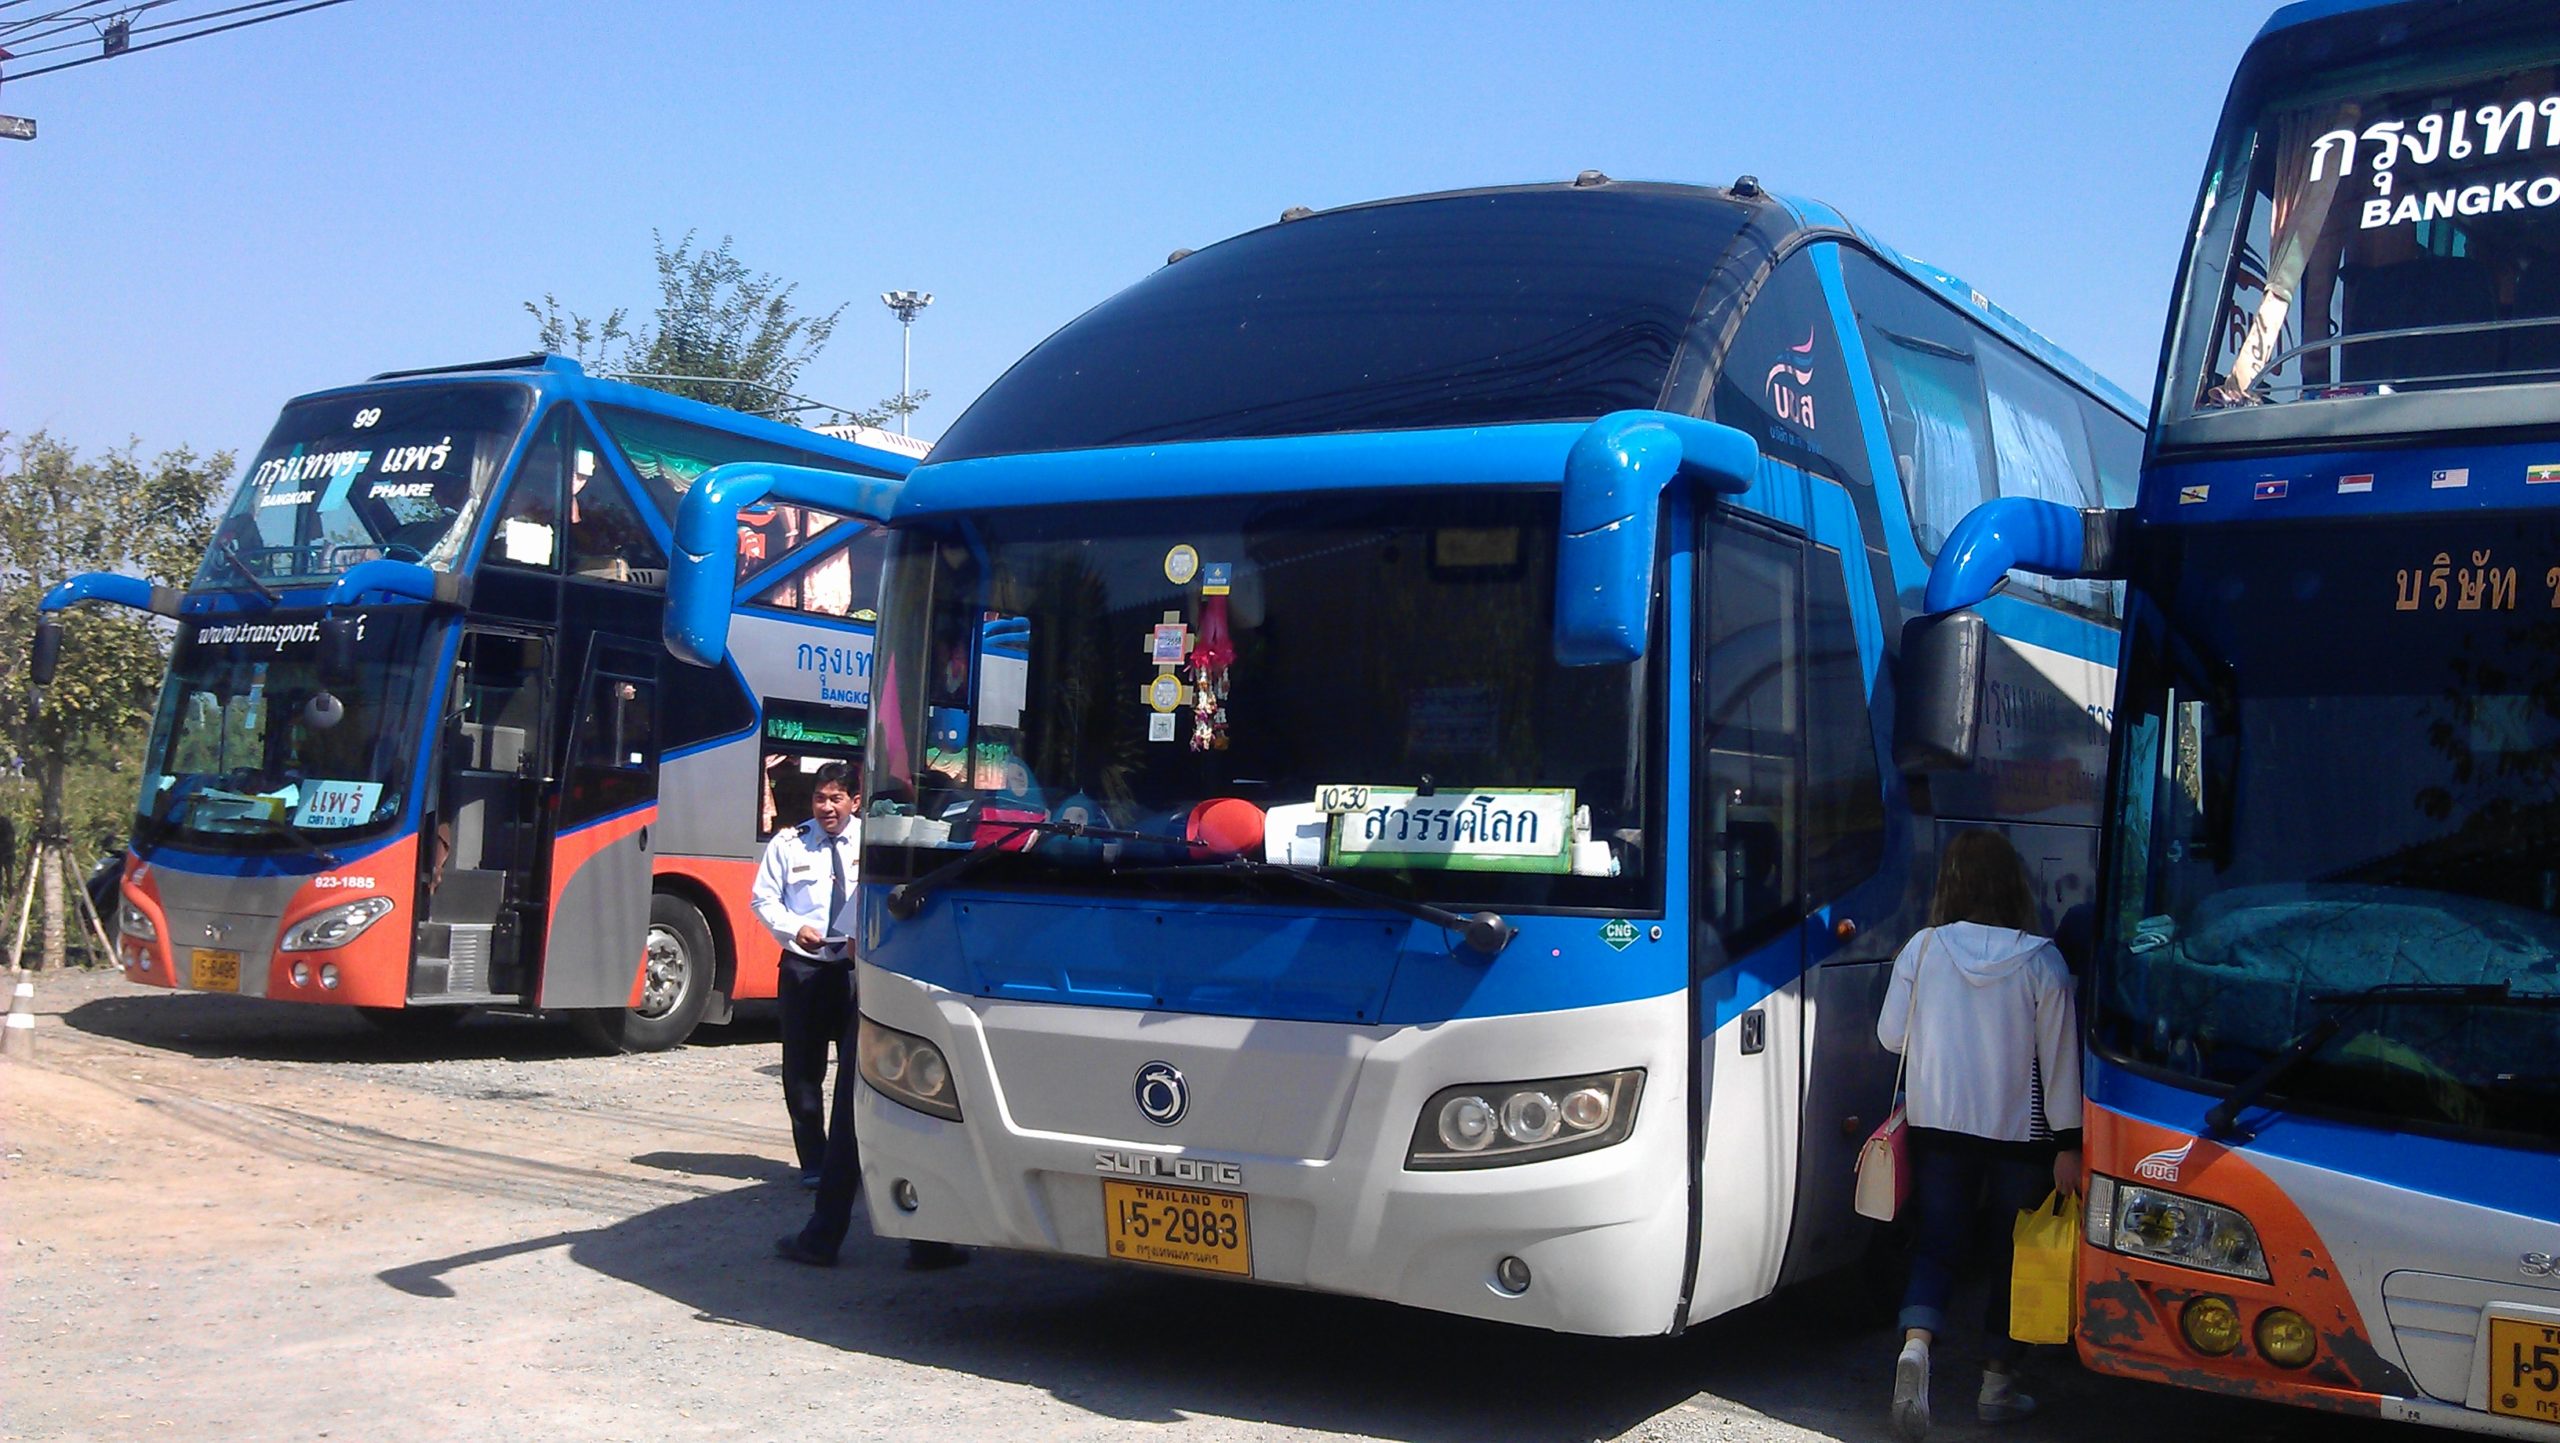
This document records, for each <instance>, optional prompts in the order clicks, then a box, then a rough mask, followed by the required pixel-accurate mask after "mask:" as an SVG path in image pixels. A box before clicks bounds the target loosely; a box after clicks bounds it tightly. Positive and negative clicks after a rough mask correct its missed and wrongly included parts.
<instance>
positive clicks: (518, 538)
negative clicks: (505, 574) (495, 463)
mask: <svg viewBox="0 0 2560 1443" xmlns="http://www.w3.org/2000/svg"><path fill="white" fill-rule="evenodd" d="M575 419H576V418H575V417H573V416H572V415H570V413H569V408H568V407H566V406H554V407H552V408H551V413H550V414H549V415H547V416H544V417H543V418H542V424H541V429H539V430H538V431H536V432H535V433H534V437H533V441H532V443H531V444H529V445H527V446H526V447H525V448H524V459H523V460H522V461H520V462H518V463H516V474H515V479H513V480H511V481H509V482H508V483H507V499H506V502H505V504H504V505H503V506H501V507H500V508H499V511H498V529H497V530H496V531H494V532H492V533H491V534H490V536H489V544H488V547H487V549H486V550H484V551H483V552H482V553H481V556H482V559H483V560H485V561H487V562H489V563H491V564H493V565H498V566H515V567H524V568H528V569H532V570H537V571H557V570H559V569H560V486H561V480H562V478H563V476H564V475H565V474H566V472H567V469H568V468H567V466H566V464H565V458H566V456H567V454H568V447H567V439H566V436H567V431H568V426H569V424H570V423H571V422H572V421H574V420H575Z"/></svg>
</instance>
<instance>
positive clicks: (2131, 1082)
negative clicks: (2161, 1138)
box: [2083, 1056, 2560, 1217]
mask: <svg viewBox="0 0 2560 1443" xmlns="http://www.w3.org/2000/svg"><path fill="white" fill-rule="evenodd" d="M2083 1091H2084V1092H2085V1094H2086V1095H2087V1097H2088V1099H2089V1101H2090V1102H2092V1103H2095V1104H2096V1105H2097V1106H2100V1107H2103V1108H2106V1109H2107V1110H2108V1111H2110V1112H2118V1113H2122V1114H2124V1115H2125V1116H2127V1117H2131V1118H2136V1119H2139V1120H2140V1121H2143V1122H2147V1123H2151V1124H2153V1125H2154V1126H2157V1127H2163V1128H2166V1129H2168V1130H2170V1131H2172V1132H2185V1133H2192V1132H2195V1131H2197V1130H2198V1129H2200V1128H2201V1127H2203V1126H2204V1114H2205V1109H2206V1108H2208V1107H2211V1106H2212V1105H2213V1104H2214V1102H2215V1101H2216V1100H2217V1098H2216V1096H2215V1095H2212V1094H2207V1093H2201V1092H2190V1091H2188V1090H2187V1089H2185V1088H2183V1087H2173V1086H2171V1085H2169V1084H2167V1083H2164V1082H2157V1081H2154V1080H2153V1079H2151V1078H2148V1077H2144V1076H2142V1075H2140V1074H2138V1073H2135V1072H2133V1071H2131V1070H2129V1069H2127V1068H2124V1067H2120V1066H2117V1065H2115V1064H2113V1063H2110V1062H2108V1061H2107V1060H2106V1059H2105V1058H2103V1057H2098V1056H2092V1057H2090V1058H2089V1061H2088V1076H2087V1078H2086V1079H2085V1082H2084V1087H2083ZM2246 1120H2247V1121H2248V1122H2249V1124H2250V1125H2251V1126H2254V1127H2257V1128H2258V1129H2259V1131H2258V1135H2257V1136H2256V1137H2254V1138H2252V1139H2251V1140H2249V1141H2248V1142H2246V1143H2242V1144H2235V1145H2234V1148H2233V1150H2234V1151H2235V1152H2237V1153H2238V1154H2239V1155H2240V1156H2242V1157H2244V1158H2245V1157H2248V1156H2250V1155H2252V1154H2259V1155H2263V1156H2267V1157H2275V1158H2282V1159H2284V1160H2285V1161H2287V1162H2297V1163H2301V1164H2304V1165H2305V1166H2309V1167H2317V1168H2324V1169H2327V1170H2328V1171H2330V1172H2336V1173H2344V1174H2346V1175H2348V1176H2350V1177H2360V1178H2370V1179H2372V1180H2373V1181H2375V1182H2378V1183H2382V1184H2384V1185H2385V1186H2388V1187H2396V1188H2402V1189H2405V1190H2407V1191H2409V1192H2414V1193H2421V1194H2424V1195H2426V1196H2428V1197H2439V1198H2445V1199H2448V1200H2450V1201H2453V1202H2459V1203H2468V1204H2471V1205H2472V1206H2475V1207H2484V1208H2495V1209H2497V1210H2498V1211H2500V1212H2509V1213H2516V1214H2519V1215H2522V1216H2524V1217H2549V1216H2551V1215H2552V1208H2553V1204H2554V1201H2555V1198H2560V1158H2555V1157H2553V1156H2552V1155H2551V1154H2550V1153H2547V1152H2533V1151H2527V1150H2525V1149H2522V1148H2513V1147H2499V1146H2495V1145H2493V1144H2490V1143H2484V1142H2463V1141H2457V1140H2455V1139H2453V1138H2446V1137H2433V1136H2429V1135H2426V1134H2423V1133H2415V1132H2403V1131H2400V1130H2397V1129H2394V1128H2390V1127H2374V1126H2361V1125H2358V1124H2355V1123H2350V1122H2340V1121H2337V1120H2335V1119H2331V1118H2320V1117H2307V1116H2304V1115H2302V1114H2300V1113H2290V1112H2284V1111H2281V1110H2277V1109H2273V1108H2269V1107H2265V1106H2260V1107H2254V1108H2251V1109H2250V1110H2249V1112H2248V1113H2247V1114H2246Z"/></svg>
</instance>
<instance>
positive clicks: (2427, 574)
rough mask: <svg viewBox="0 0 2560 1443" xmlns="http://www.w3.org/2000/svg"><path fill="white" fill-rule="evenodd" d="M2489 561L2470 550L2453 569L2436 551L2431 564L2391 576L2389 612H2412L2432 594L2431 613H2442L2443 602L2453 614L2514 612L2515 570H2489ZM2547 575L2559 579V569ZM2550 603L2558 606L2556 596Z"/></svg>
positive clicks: (2481, 553)
mask: <svg viewBox="0 0 2560 1443" xmlns="http://www.w3.org/2000/svg"><path fill="white" fill-rule="evenodd" d="M2489 562H2490V554H2489V553H2488V552H2486V551H2474V552H2472V553H2471V564H2470V565H2469V566H2465V567H2460V568H2457V567H2455V566H2454V564H2453V558H2452V557H2451V556H2450V555H2448V554H2446V553H2444V552H2442V551H2439V552H2437V553H2436V559H2435V562H2434V564H2432V565H2430V566H2427V567H2425V568H2423V569H2421V570H2416V571H2410V570H2405V569H2404V570H2401V571H2399V572H2397V573H2396V574H2395V575H2394V577H2393V591H2394V596H2393V603H2392V605H2393V609H2394V610H2396V611H2416V610H2418V609H2419V607H2420V603H2421V602H2423V601H2425V600H2426V599H2427V598H2428V597H2429V596H2430V595H2432V597H2433V598H2434V605H2432V606H2430V607H2428V608H2427V609H2428V610H2431V611H2442V610H2444V609H2445V603H2446V601H2447V600H2450V601H2451V602H2452V603H2453V609H2454V610H2456V611H2483V610H2486V611H2513V610H2515V609H2516V569H2515V568H2514V567H2512V566H2509V567H2505V568H2503V569H2501V568H2498V567H2493V566H2491V565H2490V564H2489ZM2551 575H2552V577H2553V578H2560V567H2554V568H2553V569H2552V572H2551ZM2554 586H2555V590H2560V580H2555V582H2554ZM2552 604H2553V605H2555V606H2560V597H2555V599H2554V601H2553V603H2552Z"/></svg>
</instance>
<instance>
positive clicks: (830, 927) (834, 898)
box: [818, 836, 844, 937]
mask: <svg viewBox="0 0 2560 1443" xmlns="http://www.w3.org/2000/svg"><path fill="white" fill-rule="evenodd" d="M839 841H840V839H839V838H836V837H832V836H831V837H828V838H827V861H828V862H829V863H830V864H831V865H832V866H833V867H834V868H835V880H834V881H832V882H830V883H829V884H828V885H827V920H826V924H825V925H824V926H821V927H820V928H819V929H818V930H819V931H821V932H824V933H826V934H827V935H828V936H830V937H832V936H834V935H835V934H836V917H837V916H838V915H839V914H840V913H842V912H843V911H844V848H843V847H842V846H841V845H839Z"/></svg>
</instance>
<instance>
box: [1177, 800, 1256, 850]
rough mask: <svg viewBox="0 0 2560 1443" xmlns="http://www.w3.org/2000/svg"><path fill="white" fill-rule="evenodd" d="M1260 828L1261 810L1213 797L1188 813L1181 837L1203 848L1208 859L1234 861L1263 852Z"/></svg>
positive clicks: (1250, 805)
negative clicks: (1239, 857)
mask: <svg viewBox="0 0 2560 1443" xmlns="http://www.w3.org/2000/svg"><path fill="white" fill-rule="evenodd" d="M1262 828H1263V820H1262V808H1260V807H1257V806H1255V805H1254V804H1253V803H1251V802H1248V801H1242V800H1239V799H1238V798H1235V797H1213V798H1211V799H1210V800H1208V801H1205V802H1202V803H1201V804H1200V805H1198V806H1196V807H1193V808H1192V809H1191V821H1190V824H1189V825H1188V826H1186V827H1185V828H1184V829H1183V837H1184V839H1185V840H1186V841H1193V842H1199V843H1201V844H1203V845H1204V846H1205V847H1206V849H1207V850H1208V852H1209V854H1210V855H1211V856H1217V857H1234V856H1240V855H1243V854H1244V853H1247V852H1259V851H1261V850H1262Z"/></svg>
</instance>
